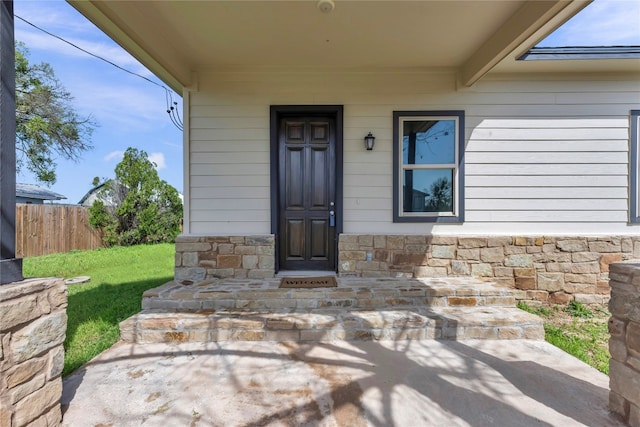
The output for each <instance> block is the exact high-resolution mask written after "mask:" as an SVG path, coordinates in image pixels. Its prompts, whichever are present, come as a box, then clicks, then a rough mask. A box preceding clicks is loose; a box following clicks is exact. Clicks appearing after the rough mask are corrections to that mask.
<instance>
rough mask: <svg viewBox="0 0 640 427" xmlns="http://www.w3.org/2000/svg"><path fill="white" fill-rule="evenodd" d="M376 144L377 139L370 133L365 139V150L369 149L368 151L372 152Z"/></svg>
mask: <svg viewBox="0 0 640 427" xmlns="http://www.w3.org/2000/svg"><path fill="white" fill-rule="evenodd" d="M375 143H376V137H375V136H373V135H371V132H369V135H367V136H365V137H364V148H366V149H367V151H371V150H373V144H375Z"/></svg>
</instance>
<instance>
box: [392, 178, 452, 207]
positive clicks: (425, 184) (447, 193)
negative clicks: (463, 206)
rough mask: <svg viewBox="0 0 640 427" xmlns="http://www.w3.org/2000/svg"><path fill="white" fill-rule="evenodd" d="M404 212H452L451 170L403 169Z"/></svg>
mask: <svg viewBox="0 0 640 427" xmlns="http://www.w3.org/2000/svg"><path fill="white" fill-rule="evenodd" d="M402 191H403V205H404V206H403V210H404V212H453V170H452V169H418V170H405V171H404V176H403V182H402Z"/></svg>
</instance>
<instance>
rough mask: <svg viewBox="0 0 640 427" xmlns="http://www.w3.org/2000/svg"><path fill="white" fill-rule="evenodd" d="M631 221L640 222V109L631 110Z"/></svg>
mask: <svg viewBox="0 0 640 427" xmlns="http://www.w3.org/2000/svg"><path fill="white" fill-rule="evenodd" d="M630 121H631V123H630V124H631V126H630V127H629V142H630V143H631V147H630V151H629V222H631V223H636V224H638V223H640V194H638V190H639V189H640V187H639V186H640V157H639V154H640V110H631V111H630Z"/></svg>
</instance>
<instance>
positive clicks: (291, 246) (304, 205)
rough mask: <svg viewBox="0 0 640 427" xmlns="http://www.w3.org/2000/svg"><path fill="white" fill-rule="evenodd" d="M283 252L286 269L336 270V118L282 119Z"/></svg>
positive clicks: (280, 194) (280, 241)
mask: <svg viewBox="0 0 640 427" xmlns="http://www.w3.org/2000/svg"><path fill="white" fill-rule="evenodd" d="M277 134H278V187H279V188H278V201H277V204H278V217H279V221H278V223H279V224H278V252H279V264H280V269H282V270H335V269H336V260H335V258H336V257H335V251H336V215H337V209H336V134H337V133H336V118H335V117H334V116H331V115H300V116H292V115H286V116H284V115H283V116H281V117H279V118H278V132H277Z"/></svg>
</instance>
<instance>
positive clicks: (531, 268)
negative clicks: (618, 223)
mask: <svg viewBox="0 0 640 427" xmlns="http://www.w3.org/2000/svg"><path fill="white" fill-rule="evenodd" d="M338 251H339V255H338V271H339V274H340V275H341V276H360V277H389V276H391V277H444V276H467V275H472V276H476V277H480V278H487V279H491V280H492V281H495V282H498V283H501V284H503V285H506V286H510V287H513V288H515V289H516V298H517V299H520V300H529V301H534V302H535V301H540V302H550V303H554V304H565V303H568V302H569V301H571V300H574V299H575V300H576V301H579V302H582V303H605V302H606V301H608V299H609V283H608V279H609V264H611V263H613V262H621V261H627V260H630V259H634V258H637V259H640V236H611V237H581V236H571V237H554V236H514V237H511V236H506V237H488V236H465V237H456V236H413V235H412V236H408V235H349V234H343V235H341V236H340V240H339V245H338Z"/></svg>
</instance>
